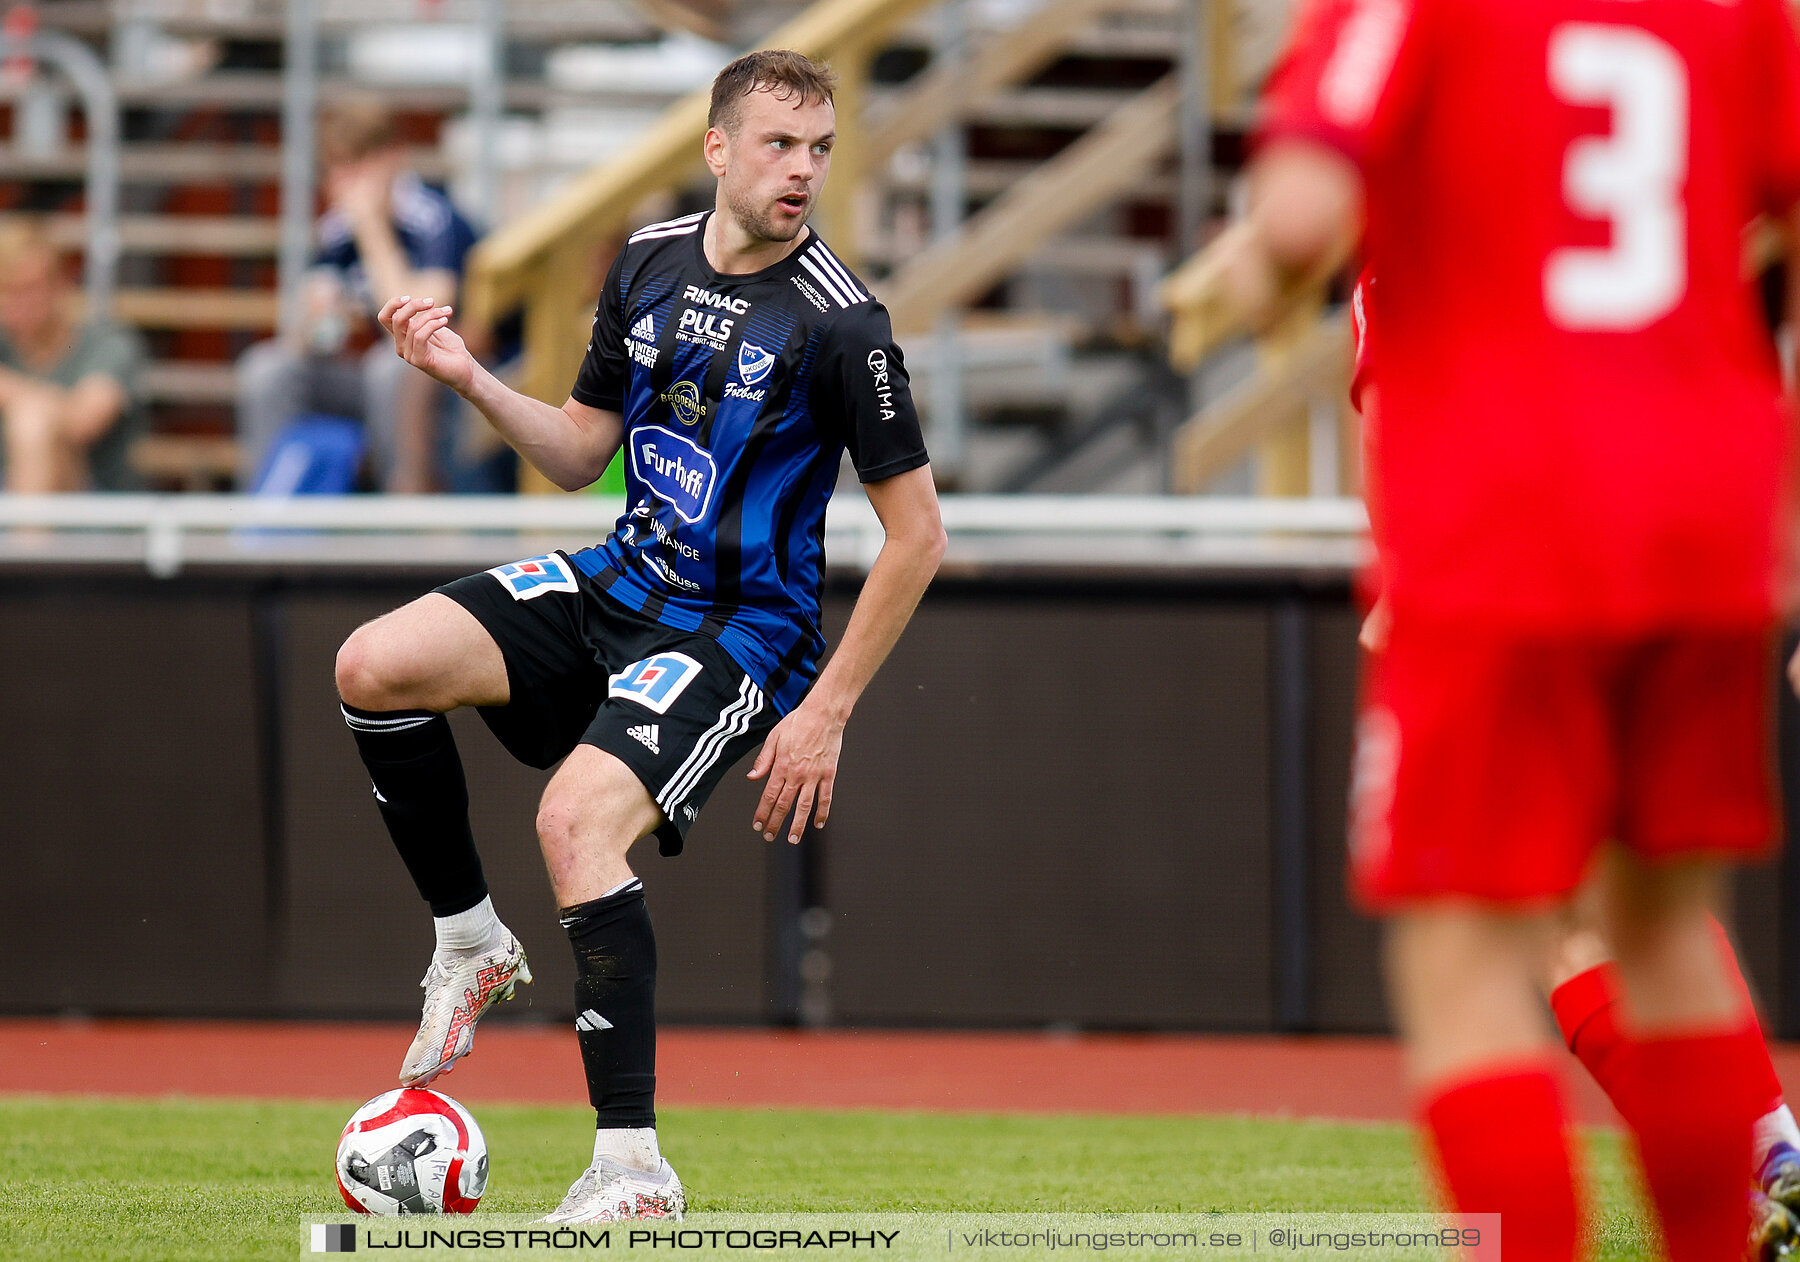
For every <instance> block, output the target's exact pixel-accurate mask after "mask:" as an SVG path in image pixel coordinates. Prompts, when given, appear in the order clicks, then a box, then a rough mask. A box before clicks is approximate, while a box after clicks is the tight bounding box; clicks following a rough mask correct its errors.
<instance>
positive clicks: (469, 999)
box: [400, 932, 531, 1087]
mask: <svg viewBox="0 0 1800 1262" xmlns="http://www.w3.org/2000/svg"><path fill="white" fill-rule="evenodd" d="M530 981H531V968H530V966H529V965H527V964H526V963H525V952H524V950H523V949H522V948H521V947H520V946H519V940H518V939H517V938H515V937H513V936H512V934H511V933H510V932H509V933H507V934H506V945H505V946H503V947H501V948H500V949H498V950H495V951H481V952H477V953H473V954H469V955H464V956H451V957H450V958H448V959H439V958H437V957H435V956H434V957H433V958H432V961H431V967H430V968H428V969H426V970H425V976H424V978H422V979H421V980H420V982H419V985H420V986H422V987H424V989H425V1014H424V1016H422V1017H421V1018H420V1019H419V1032H418V1034H416V1035H414V1036H413V1041H412V1046H411V1047H409V1048H407V1049H406V1059H405V1061H403V1062H402V1063H401V1065H400V1085H401V1086H403V1087H423V1086H425V1085H426V1084H427V1083H429V1082H430V1081H431V1080H432V1079H433V1078H436V1077H437V1076H438V1075H439V1074H443V1073H448V1072H449V1071H450V1068H451V1067H452V1066H453V1065H455V1064H456V1062H457V1061H459V1060H461V1059H462V1058H463V1057H464V1056H467V1055H468V1054H469V1049H470V1048H471V1047H473V1046H474V1044H475V1023H476V1022H477V1021H479V1020H481V1018H482V1015H483V1014H484V1013H486V1012H487V1010H488V1009H489V1008H491V1007H493V1006H494V1005H495V1004H497V1003H499V1002H500V1001H501V1000H502V999H511V998H512V997H513V987H514V986H516V985H517V984H518V983H520V982H530Z"/></svg>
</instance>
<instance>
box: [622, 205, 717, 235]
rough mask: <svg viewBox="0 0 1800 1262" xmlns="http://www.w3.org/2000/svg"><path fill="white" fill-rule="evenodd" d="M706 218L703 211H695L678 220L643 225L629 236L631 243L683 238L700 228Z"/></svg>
mask: <svg viewBox="0 0 1800 1262" xmlns="http://www.w3.org/2000/svg"><path fill="white" fill-rule="evenodd" d="M704 218H706V212H705V211H704V210H700V211H695V212H694V213H693V214H691V215H683V216H682V217H681V218H679V219H665V220H664V221H663V222H661V223H652V224H645V225H644V226H643V227H642V228H639V229H638V230H637V231H636V232H634V233H632V234H631V237H630V239H631V240H633V241H650V240H654V239H655V238H657V237H684V236H686V235H687V234H688V233H690V232H692V231H694V230H695V229H696V228H698V227H699V226H700V221H701V220H702V219H704Z"/></svg>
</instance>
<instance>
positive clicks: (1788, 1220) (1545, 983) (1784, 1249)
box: [1350, 271, 1800, 1262]
mask: <svg viewBox="0 0 1800 1262" xmlns="http://www.w3.org/2000/svg"><path fill="white" fill-rule="evenodd" d="M1377 288H1378V287H1377V286H1376V284H1375V279H1374V276H1373V274H1372V273H1370V272H1368V271H1364V273H1363V274H1362V275H1361V276H1360V277H1358V279H1357V282H1356V288H1355V290H1354V292H1353V293H1352V295H1351V315H1352V322H1351V328H1352V331H1353V333H1354V337H1355V349H1356V355H1355V365H1354V370H1353V372H1352V373H1351V377H1350V406H1351V407H1353V408H1354V409H1356V412H1357V414H1358V415H1359V416H1360V417H1361V418H1362V423H1363V450H1364V463H1365V465H1367V464H1371V463H1372V461H1371V459H1370V453H1371V451H1372V445H1373V442H1374V437H1375V431H1376V428H1377V426H1378V425H1379V420H1378V417H1379V412H1380V397H1381V392H1380V389H1379V387H1378V386H1377V385H1376V381H1375V368H1376V352H1375V348H1376V346H1377V345H1378V343H1379V339H1378V338H1377V336H1376V333H1375V329H1374V324H1373V321H1374V316H1375V310H1376V303H1375V299H1374V294H1375V292H1376V290H1377ZM1364 494H1365V499H1366V500H1367V501H1368V504H1369V507H1370V511H1371V512H1372V513H1373V512H1375V511H1377V497H1376V496H1375V494H1374V488H1373V487H1372V486H1365V488H1364ZM1372 596H1373V600H1372V602H1371V608H1370V610H1369V614H1368V616H1367V617H1365V618H1364V619H1363V625H1362V631H1361V633H1360V635H1359V636H1358V640H1359V642H1360V643H1361V645H1362V647H1363V648H1364V649H1366V650H1367V651H1369V652H1370V653H1379V652H1380V651H1381V650H1382V648H1383V647H1384V646H1385V644H1386V639H1387V619H1388V606H1387V602H1386V601H1385V600H1384V599H1382V598H1381V596H1380V594H1379V593H1372ZM1794 662H1795V666H1796V668H1797V669H1800V654H1797V655H1796V656H1795V658H1794ZM1592 892H1593V889H1592V887H1591V886H1590V887H1585V888H1584V890H1583V893H1584V894H1590V895H1591V893H1592ZM1591 902H1592V898H1591V897H1588V898H1583V897H1582V896H1581V895H1577V897H1576V898H1575V900H1574V901H1573V902H1572V903H1571V905H1570V908H1569V911H1568V914H1567V916H1566V918H1565V919H1564V921H1563V922H1562V923H1561V924H1560V925H1559V926H1558V927H1557V930H1556V936H1555V940H1554V942H1553V944H1552V945H1551V946H1550V948H1549V952H1548V958H1547V959H1546V960H1545V961H1544V963H1543V965H1542V967H1541V969H1540V972H1539V976H1538V982H1539V985H1540V986H1541V987H1542V989H1543V993H1544V994H1545V995H1546V996H1547V997H1548V998H1549V1000H1550V1009H1551V1012H1552V1013H1553V1014H1554V1015H1555V1018H1556V1024H1557V1029H1558V1031H1559V1032H1560V1033H1561V1034H1562V1036H1563V1041H1564V1042H1565V1043H1566V1044H1567V1045H1568V1048H1569V1050H1570V1051H1571V1052H1573V1053H1574V1054H1575V1056H1576V1058H1577V1059H1578V1060H1580V1062H1581V1064H1582V1066H1583V1067H1584V1068H1585V1069H1586V1070H1587V1071H1588V1073H1589V1074H1591V1075H1592V1076H1593V1078H1594V1081H1595V1082H1597V1083H1598V1084H1599V1085H1600V1088H1601V1089H1602V1090H1603V1091H1605V1092H1606V1093H1607V1095H1608V1096H1609V1097H1617V1096H1618V1094H1619V1092H1620V1091H1621V1090H1622V1089H1624V1088H1625V1087H1626V1086H1627V1084H1628V1083H1629V1082H1630V1078H1631V1074H1630V1070H1629V1069H1628V1068H1627V1066H1628V1064H1629V1060H1630V1054H1631V1039H1630V1037H1629V1036H1628V1035H1627V1033H1626V1031H1625V1029H1624V1027H1623V1026H1622V1025H1621V1023H1620V1011H1619V991H1620V986H1619V975H1618V965H1617V964H1616V963H1615V962H1614V961H1613V958H1612V955H1613V953H1612V949H1611V948H1610V947H1609V946H1608V945H1607V944H1606V940H1605V938H1604V936H1603V935H1602V934H1601V933H1600V932H1599V930H1598V929H1596V928H1594V927H1593V926H1594V924H1595V923H1596V922H1597V921H1598V919H1599V917H1598V915H1597V914H1596V912H1595V909H1594V908H1592V907H1591V906H1588V905H1586V904H1591ZM1715 935H1716V939H1717V942H1718V947H1719V953H1720V956H1721V959H1722V961H1723V965H1724V967H1725V968H1726V970H1727V971H1728V972H1729V973H1730V974H1731V976H1732V977H1733V978H1735V979H1736V981H1737V984H1738V985H1739V986H1740V987H1742V988H1743V990H1744V992H1745V995H1746V997H1747V996H1748V993H1749V987H1748V986H1747V985H1745V983H1744V982H1743V974H1742V972H1741V971H1740V970H1739V967H1738V961H1737V954H1736V952H1735V951H1734V950H1733V949H1732V947H1731V943H1730V940H1729V938H1728V937H1727V936H1726V934H1725V930H1724V927H1723V926H1718V925H1715ZM1761 1070H1762V1073H1761V1078H1760V1080H1759V1087H1758V1090H1759V1094H1760V1095H1761V1096H1762V1098H1763V1100H1764V1107H1763V1109H1762V1112H1761V1115H1760V1116H1759V1117H1758V1118H1757V1120H1756V1123H1755V1125H1754V1126H1753V1128H1752V1134H1751V1161H1750V1166H1751V1169H1752V1170H1753V1171H1754V1172H1755V1191H1754V1193H1753V1196H1752V1201H1751V1222H1750V1234H1749V1241H1748V1251H1747V1256H1748V1257H1749V1258H1750V1259H1753V1260H1756V1262H1774V1259H1778V1258H1782V1257H1787V1256H1790V1255H1791V1253H1792V1251H1793V1250H1794V1249H1795V1248H1796V1246H1800V1128H1797V1127H1796V1125H1795V1121H1794V1114H1793V1112H1792V1110H1790V1109H1789V1108H1788V1105H1787V1101H1786V1099H1785V1097H1784V1093H1783V1091H1782V1087H1781V1080H1780V1079H1779V1078H1778V1077H1777V1076H1776V1073H1775V1066H1774V1064H1773V1062H1771V1061H1770V1060H1769V1058H1768V1055H1767V1053H1766V1050H1765V1054H1764V1056H1763V1059H1762V1062H1761Z"/></svg>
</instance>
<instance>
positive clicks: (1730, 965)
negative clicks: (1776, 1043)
mask: <svg viewBox="0 0 1800 1262" xmlns="http://www.w3.org/2000/svg"><path fill="white" fill-rule="evenodd" d="M1713 934H1714V936H1715V937H1716V938H1717V940H1718V943H1719V955H1720V956H1721V957H1722V958H1723V959H1724V961H1725V970H1726V972H1728V973H1730V974H1731V980H1732V981H1733V982H1734V983H1736V985H1737V992H1738V994H1739V996H1741V997H1742V998H1743V1001H1744V1008H1745V1010H1746V1011H1748V1012H1750V1013H1751V1014H1753V1015H1756V1001H1755V1000H1753V999H1752V998H1751V997H1750V983H1749V982H1747V981H1745V980H1744V970H1743V969H1742V967H1740V966H1739V964H1738V957H1737V952H1736V951H1734V950H1733V949H1732V947H1731V938H1730V936H1729V935H1728V934H1727V933H1726V932H1725V926H1724V925H1722V924H1720V923H1719V921H1718V919H1717V918H1716V917H1715V918H1714V919H1713ZM1758 1033H1759V1034H1760V1033H1761V1022H1760V1018H1759V1019H1758ZM1757 1045H1758V1046H1759V1047H1760V1048H1761V1049H1762V1055H1761V1056H1759V1057H1757V1059H1756V1067H1755V1068H1754V1069H1747V1077H1746V1078H1745V1080H1744V1089H1745V1090H1746V1091H1748V1092H1749V1093H1750V1094H1751V1095H1752V1096H1754V1097H1756V1101H1757V1103H1758V1105H1759V1107H1758V1108H1757V1110H1756V1116H1757V1117H1761V1116H1762V1115H1763V1114H1765V1113H1768V1112H1771V1111H1773V1110H1775V1109H1778V1108H1780V1107H1781V1105H1782V1100H1783V1096H1782V1091H1781V1079H1780V1078H1779V1077H1777V1076H1776V1073H1775V1062H1774V1061H1772V1060H1770V1059H1769V1046H1768V1044H1767V1043H1766V1042H1764V1041H1762V1039H1760V1038H1759V1039H1758V1040H1757Z"/></svg>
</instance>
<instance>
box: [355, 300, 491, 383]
mask: <svg viewBox="0 0 1800 1262" xmlns="http://www.w3.org/2000/svg"><path fill="white" fill-rule="evenodd" d="M454 314H455V312H454V310H453V309H452V308H450V307H439V306H434V305H432V301H431V299H429V298H414V297H411V296H410V295H406V294H402V295H401V296H400V297H398V298H392V299H389V300H388V302H387V304H386V305H385V306H383V307H382V308H381V314H380V315H379V316H377V317H376V318H377V319H379V320H380V321H381V327H382V328H384V329H386V330H387V331H388V333H389V334H391V335H392V336H393V339H394V351H395V353H396V354H398V355H399V356H400V358H401V359H404V360H405V361H406V362H407V363H409V364H411V365H412V366H413V367H414V368H417V369H418V370H419V371H420V372H423V373H426V374H428V375H429V376H432V377H435V378H436V379H437V380H439V381H441V382H443V383H444V384H445V385H447V386H449V387H450V388H451V389H452V390H463V389H466V388H467V387H468V385H469V382H470V381H471V380H472V379H473V378H474V376H475V357H474V356H473V355H471V354H470V353H469V348H468V347H467V346H465V345H463V340H462V338H461V337H459V336H457V334H456V332H455V331H454V330H453V329H451V328H450V319H451V317H452V316H453V315H454Z"/></svg>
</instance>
